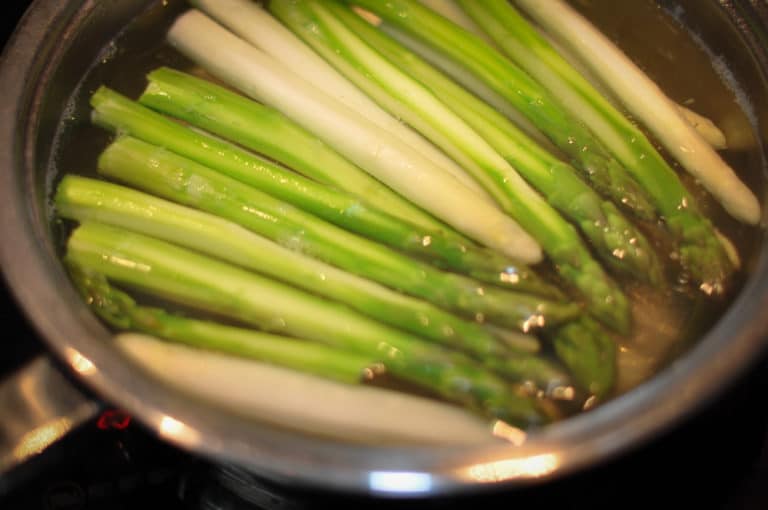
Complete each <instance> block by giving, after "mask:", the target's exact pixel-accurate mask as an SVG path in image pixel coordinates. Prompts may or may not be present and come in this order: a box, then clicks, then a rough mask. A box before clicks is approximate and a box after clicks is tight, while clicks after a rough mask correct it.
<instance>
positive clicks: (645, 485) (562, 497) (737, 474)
mask: <svg viewBox="0 0 768 510" xmlns="http://www.w3.org/2000/svg"><path fill="white" fill-rule="evenodd" d="M28 3H29V2H28V1H23V2H22V1H19V2H5V3H4V4H3V7H4V9H5V24H6V25H5V27H4V28H5V31H4V32H3V34H2V35H3V38H2V40H0V44H2V43H3V41H5V39H6V38H7V36H8V34H9V33H10V29H11V27H12V26H13V24H14V20H16V19H18V18H19V16H20V15H21V13H22V12H23V9H24V7H25V5H26V4H28ZM0 287H1V290H2V293H1V294H0V297H1V298H2V299H1V300H0V314H1V315H2V317H3V318H4V324H3V329H4V330H5V331H6V332H13V333H12V334H10V335H9V334H8V333H6V334H5V335H4V337H5V338H4V342H3V349H2V350H1V351H0V380H2V379H3V378H4V377H6V376H7V375H8V374H9V373H11V372H12V371H13V370H15V369H18V368H19V367H20V366H22V365H23V364H24V363H25V362H26V361H29V360H31V359H33V358H34V357H35V356H39V355H42V354H44V353H45V351H46V348H45V345H44V344H43V343H42V342H41V341H40V339H39V338H38V337H37V336H36V334H35V332H34V331H33V330H32V328H31V327H30V326H29V324H28V323H27V322H26V320H25V319H24V318H23V316H22V314H21V312H20V311H19V309H18V307H17V306H16V305H15V304H14V303H13V301H12V299H11V298H10V296H9V294H8V291H7V290H6V289H5V287H2V286H0ZM243 479H246V481H247V482H249V484H248V485H243V484H242V483H241V482H243ZM244 487H247V488H244ZM673 501H675V502H679V503H680V504H683V505H684V508H691V509H709V508H711V509H722V510H766V509H768V357H766V358H765V359H763V360H761V361H756V364H755V368H754V370H752V371H751V372H750V373H748V374H746V375H745V376H744V377H743V378H742V379H741V380H740V381H737V383H736V384H735V385H734V386H733V387H732V388H730V389H729V390H727V391H726V392H725V393H724V394H723V396H722V397H721V398H719V399H718V400H717V401H716V402H715V403H713V404H711V405H709V406H708V407H706V408H705V409H703V410H702V411H700V412H699V413H698V414H696V415H695V416H692V417H691V418H689V419H688V420H686V421H685V422H684V423H682V424H681V425H679V426H678V427H676V428H675V429H674V430H673V431H671V432H669V433H667V434H665V435H663V436H662V437H658V438H656V439H655V440H654V441H653V442H652V443H650V444H648V445H646V446H643V447H641V448H639V449H637V450H635V451H633V452H629V453H628V454H625V455H624V456H622V457H620V458H618V459H616V460H614V461H612V462H610V463H607V464H605V465H602V466H600V467H597V468H594V469H591V470H589V471H586V472H583V473H581V474H579V475H576V476H572V477H568V478H566V479H563V480H558V481H556V482H554V483H549V484H546V485H541V486H536V487H533V488H529V489H522V490H516V491H504V492H496V493H492V494H484V495H475V496H461V497H454V498H450V499H439V500H430V501H410V500H398V501H381V500H378V501H372V500H369V499H367V498H358V497H349V496H346V497H343V496H340V495H337V494H326V493H318V492H302V491H300V490H298V489H297V488H295V487H274V486H270V485H269V484H266V483H264V482H262V481H260V480H257V479H253V478H251V477H250V475H247V474H245V473H240V472H237V471H236V470H232V469H224V468H221V467H218V466H215V465H213V464H211V463H209V462H207V461H206V460H203V459H200V458H198V457H196V456H194V455H190V454H188V453H186V452H182V451H179V450H177V449H175V448H172V447H170V446H169V445H167V444H165V443H163V442H161V441H159V440H158V439H157V438H155V437H154V436H153V435H152V434H151V433H150V432H149V431H147V430H146V429H144V428H143V427H142V426H141V424H139V423H137V422H135V421H132V420H130V417H127V416H125V415H124V414H122V413H121V412H120V411H119V410H115V409H112V408H110V407H109V406H108V405H105V407H104V413H102V414H101V415H100V416H99V417H98V418H96V419H94V420H92V421H91V422H89V423H86V424H85V425H83V426H82V427H81V428H79V429H78V430H76V431H74V432H73V433H71V434H70V435H69V436H67V437H65V438H64V439H63V440H61V441H60V442H59V443H56V444H54V445H53V446H52V447H50V448H49V449H48V450H46V451H45V452H43V454H41V455H40V456H39V457H37V458H36V459H35V460H33V461H32V462H31V463H30V464H28V465H27V466H25V469H24V471H23V476H21V477H19V479H18V483H17V485H16V486H15V487H13V488H12V489H11V491H10V492H9V493H7V494H0V509H2V510H97V509H98V510H102V509H103V510H121V509H135V508H163V509H167V510H175V509H196V508H207V509H237V508H259V507H262V508H282V509H294V508H334V507H337V506H342V507H346V506H352V505H354V506H355V507H363V506H365V507H366V508H413V507H418V508H427V509H430V508H466V507H468V506H470V505H471V506H477V507H481V506H482V507H485V508H509V507H514V508H521V509H523V508H524V509H534V508H536V509H538V508H544V509H547V508H559V509H581V508H590V509H592V508H651V507H652V508H659V507H661V508H666V507H668V506H671V504H672V502H673Z"/></svg>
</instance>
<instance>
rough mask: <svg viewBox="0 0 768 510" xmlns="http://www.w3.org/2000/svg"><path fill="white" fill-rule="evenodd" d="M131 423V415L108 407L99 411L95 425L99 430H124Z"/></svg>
mask: <svg viewBox="0 0 768 510" xmlns="http://www.w3.org/2000/svg"><path fill="white" fill-rule="evenodd" d="M130 424H131V415H129V414H128V413H126V412H125V411H121V410H119V409H109V410H107V411H104V412H103V413H101V416H99V419H98V420H97V421H96V426H97V427H99V428H100V429H101V430H110V429H113V430H124V429H126V428H127V427H128V425H130Z"/></svg>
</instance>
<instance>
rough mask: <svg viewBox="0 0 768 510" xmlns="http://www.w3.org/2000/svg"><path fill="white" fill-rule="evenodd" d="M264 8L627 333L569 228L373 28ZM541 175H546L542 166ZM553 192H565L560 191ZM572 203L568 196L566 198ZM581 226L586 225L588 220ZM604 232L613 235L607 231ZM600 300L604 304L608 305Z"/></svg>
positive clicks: (289, 7)
mask: <svg viewBox="0 0 768 510" xmlns="http://www.w3.org/2000/svg"><path fill="white" fill-rule="evenodd" d="M270 10H271V11H272V12H274V13H275V15H276V16H277V17H278V18H279V19H280V20H281V21H283V23H285V24H286V25H287V26H288V27H289V28H291V29H292V30H294V31H296V33H297V34H298V35H299V36H300V37H301V38H302V39H304V40H305V41H306V42H307V43H308V44H309V45H310V46H312V47H313V48H314V49H315V50H316V51H318V52H319V53H320V54H321V55H323V56H324V57H325V58H326V59H327V60H328V61H329V62H331V63H332V64H333V65H334V66H335V67H336V68H337V69H338V70H339V71H340V72H342V73H343V74H344V75H345V76H347V77H348V78H349V79H350V80H351V81H352V82H354V83H355V84H357V85H358V86H359V87H361V88H362V89H363V90H365V91H366V92H368V93H369V95H371V97H373V98H374V99H376V100H377V101H378V102H379V103H380V104H381V105H383V106H385V107H386V108H387V109H388V110H389V111H390V112H391V113H392V114H393V115H396V116H398V117H400V118H402V119H403V120H404V121H406V122H408V123H409V124H410V125H412V126H414V127H416V128H417V129H418V130H419V131H420V132H422V133H423V134H424V135H425V136H427V138H429V139H430V140H432V141H433V142H434V143H435V144H437V145H438V146H440V147H441V148H442V149H443V150H444V151H445V152H446V153H448V154H450V155H451V156H452V157H453V158H454V159H456V160H457V161H459V162H460V163H461V164H462V166H464V168H466V169H468V170H469V171H470V172H471V173H472V174H473V175H474V176H475V178H476V179H477V180H478V182H481V183H482V184H483V186H484V187H485V188H486V189H487V190H488V192H489V193H490V194H491V195H492V196H493V197H494V198H495V199H496V201H497V202H499V204H501V207H502V209H503V210H505V211H507V212H509V213H510V215H511V216H512V217H513V218H515V219H516V220H517V221H518V223H520V224H521V225H522V226H523V227H524V228H525V229H526V230H527V231H528V232H529V233H531V235H533V236H534V237H535V238H536V240H537V241H538V242H539V243H540V244H541V246H542V247H543V248H544V251H545V252H546V253H547V254H548V255H549V256H550V258H551V259H552V261H553V262H554V264H555V266H556V267H558V268H565V267H567V266H570V267H568V270H566V271H564V272H563V273H562V274H563V275H564V276H566V277H572V278H573V279H572V280H569V282H570V283H573V284H575V285H577V286H578V289H579V291H581V292H582V294H583V295H584V296H585V297H586V299H587V302H588V303H589V310H590V311H591V312H592V313H593V314H594V315H595V316H597V317H600V319H601V320H603V321H604V322H606V323H607V324H609V325H611V326H612V327H614V328H615V329H617V330H619V331H622V332H627V331H628V329H629V322H630V320H629V308H628V306H626V305H627V302H626V298H625V297H624V296H623V295H622V293H621V291H620V290H619V289H618V287H617V286H616V285H615V284H614V283H613V282H612V281H611V280H610V279H609V278H608V276H607V275H606V274H605V273H604V272H603V270H602V268H601V267H600V266H599V265H598V264H597V263H596V262H595V261H594V260H593V259H592V256H591V254H590V253H589V251H588V250H587V248H586V246H585V245H584V244H583V243H582V241H581V239H580V238H579V236H578V233H577V232H576V231H575V229H574V228H573V227H572V226H571V225H569V224H568V223H567V222H566V221H565V220H563V219H562V218H561V217H560V215H559V214H558V213H557V212H556V211H555V210H554V209H553V208H552V207H551V206H550V205H549V204H548V203H547V202H546V201H544V199H542V198H541V196H540V195H539V194H538V193H536V192H535V191H534V190H533V189H531V188H530V186H529V185H528V184H527V183H526V182H525V181H524V180H523V179H522V178H521V177H520V176H519V175H518V173H517V172H516V171H515V170H514V169H513V168H512V167H511V166H510V164H509V163H508V162H507V161H506V160H505V159H504V158H502V157H501V156H500V155H499V153H497V152H496V151H495V150H494V148H493V147H492V146H491V145H489V144H488V143H487V142H486V140H485V139H484V138H483V137H481V136H480V135H479V134H478V133H477V132H476V131H475V130H474V129H473V128H472V127H471V126H469V125H468V124H467V123H465V122H464V120H463V119H462V118H461V117H460V116H459V115H457V114H455V113H454V112H453V110H451V109H450V108H448V106H446V105H445V104H444V103H443V102H442V101H441V100H440V99H438V94H433V91H432V90H431V89H430V88H429V86H428V85H425V84H423V83H422V82H419V81H417V79H416V78H415V77H411V76H409V75H407V74H405V72H404V69H403V68H402V67H401V64H402V62H399V61H393V62H390V61H389V60H387V59H386V58H385V57H384V56H383V55H382V54H381V53H379V52H377V51H376V50H375V49H374V48H373V47H372V46H374V47H380V43H382V42H385V41H382V40H381V39H383V38H381V37H377V36H380V34H378V33H377V32H376V30H375V29H373V28H372V27H370V26H369V25H368V24H367V23H365V22H364V21H363V20H362V19H360V18H359V17H357V16H356V15H355V14H354V13H352V12H351V11H350V10H348V9H346V8H345V7H344V6H341V5H337V4H329V3H321V2H313V1H297V0H289V1H279V0H273V1H272V2H271V3H270ZM307 27H311V29H308V28H307ZM364 41H365V42H364ZM369 45H370V46H369ZM402 56H403V59H402V60H407V59H408V56H411V57H414V58H415V56H413V55H402ZM406 65H407V64H406ZM419 78H421V76H419ZM484 122H485V120H484V119H483V120H481V123H484ZM544 171H545V172H546V173H549V169H548V168H545V169H544ZM558 184H559V185H560V186H562V184H563V183H558ZM559 191H560V192H566V193H567V192H569V191H570V190H566V189H565V188H560V189H559ZM573 200H574V197H573V196H570V197H569V201H573ZM587 223H588V224H589V225H590V227H591V228H594V225H593V223H594V219H593V218H589V219H588V221H587ZM625 223H626V222H625ZM607 227H608V224H607V222H603V224H602V225H598V228H599V230H598V233H599V234H601V239H603V236H602V234H603V231H604V230H605V229H607ZM593 231H594V230H593ZM607 233H608V234H609V235H613V236H615V231H611V232H607ZM640 240H641V241H642V240H643V239H642V238H641V239H640ZM626 241H627V242H626V244H625V245H623V246H621V248H620V249H621V250H622V251H624V252H628V251H629V249H631V248H632V245H630V244H629V239H626ZM643 248H647V245H646V246H643ZM612 251H613V250H612ZM651 255H652V254H651ZM626 258H629V257H626ZM646 259H648V256H646ZM633 269H634V268H633ZM647 269H648V267H647V266H646V267H641V268H639V270H640V271H645V270H647ZM657 272H658V269H657ZM607 301H608V302H610V303H611V304H610V305H608V306H607V305H606V302H607Z"/></svg>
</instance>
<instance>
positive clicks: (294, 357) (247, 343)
mask: <svg viewBox="0 0 768 510" xmlns="http://www.w3.org/2000/svg"><path fill="white" fill-rule="evenodd" d="M69 272H70V275H72V279H73V281H74V282H75V285H76V286H77V287H78V289H79V290H80V293H81V294H82V295H83V298H85V300H86V302H87V303H88V304H89V305H90V307H91V309H92V310H93V311H94V312H95V313H96V314H97V315H98V316H99V317H101V318H102V319H103V320H104V321H105V322H107V323H108V324H109V325H111V326H112V327H115V328H117V329H120V330H127V331H139V332H142V333H147V334H150V335H154V336H156V337H159V338H163V339H165V340H170V341H173V342H177V343H181V344H185V345H189V346H192V347H197V348H200V349H205V350H211V351H217V352H222V353H227V354H232V355H235V356H238V357H241V358H249V359H256V360H261V361H265V362H268V363H270V364H274V365H278V366H281V367H286V368H291V369H294V370H299V371H301V372H304V373H307V374H313V375H317V376H320V377H324V378H327V379H332V380H334V381H339V382H343V383H346V384H358V383H361V382H362V381H364V380H365V379H367V378H371V377H373V375H374V374H375V373H377V372H378V371H380V370H382V368H380V367H377V363H376V362H375V360H373V359H371V358H369V357H366V356H362V355H359V354H356V353H350V352H345V351H341V350H339V349H334V348H331V347H329V346H327V345H322V344H317V343H314V342H307V341H302V340H297V339H295V338H290V337H285V336H279V335H273V334H270V333H265V332H263V331H257V330H253V329H246V328H242V327H236V326H230V325H225V324H221V323H217V322H212V321H204V320H197V319H190V318H187V317H184V316H181V315H178V314H173V313H169V312H167V311H166V310H163V309H162V308H153V307H147V306H141V305H139V304H137V303H136V301H135V300H134V299H133V298H131V297H130V296H129V295H128V294H126V293H125V292H123V291H121V290H118V289H116V288H115V287H113V286H112V285H110V284H109V282H108V281H107V279H106V278H104V276H103V275H102V274H99V273H93V272H88V271H84V270H83V269H82V268H79V267H77V266H75V265H72V266H71V267H70V271H69Z"/></svg>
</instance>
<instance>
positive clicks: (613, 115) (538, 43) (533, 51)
mask: <svg viewBox="0 0 768 510" xmlns="http://www.w3.org/2000/svg"><path fill="white" fill-rule="evenodd" d="M459 3H460V4H461V5H462V6H463V7H464V9H465V10H466V11H467V12H468V13H469V14H470V15H471V16H472V17H473V18H474V19H475V21H476V22H477V23H478V24H479V25H481V26H482V27H483V28H484V29H485V30H486V32H487V33H488V34H489V35H490V36H491V37H493V39H494V40H495V41H496V43H497V44H498V45H499V46H500V47H501V48H502V49H503V50H504V51H505V52H506V53H507V54H508V55H509V56H510V57H511V58H512V59H513V60H514V61H515V62H516V63H517V64H518V65H520V66H521V67H522V68H523V69H525V70H526V71H527V72H528V73H530V74H531V75H532V76H534V77H535V78H536V79H538V80H539V82H540V83H542V84H543V85H544V86H545V87H547V88H548V89H549V90H550V92H551V93H552V94H556V95H557V96H558V97H560V98H561V99H562V103H563V105H565V107H566V108H568V109H569V110H570V111H571V113H573V114H574V115H578V116H579V117H580V118H583V119H584V122H585V123H586V124H587V125H588V126H589V127H590V128H591V129H592V131H593V132H594V133H595V135H596V136H598V137H599V138H600V139H601V140H602V141H603V143H604V144H605V145H606V147H608V148H609V149H610V150H611V151H613V153H614V154H615V156H616V157H617V159H618V160H619V161H621V162H622V164H623V165H624V166H625V167H626V168H627V169H628V170H629V172H630V173H632V175H633V176H634V178H635V179H636V180H637V182H638V183H639V184H640V185H641V186H642V187H643V189H644V190H645V191H646V192H647V194H648V196H649V197H650V199H651V201H652V202H653V204H654V205H655V206H656V208H657V209H658V211H659V212H660V213H661V214H662V217H663V219H664V220H665V222H666V225H667V226H668V228H669V229H670V230H671V232H672V233H673V235H674V236H675V238H676V242H677V243H678V245H679V251H680V260H681V262H682V265H683V267H684V268H685V269H686V270H688V271H689V272H690V274H691V276H692V277H693V279H694V280H695V281H696V282H698V283H699V284H700V288H701V289H702V290H703V291H705V292H706V293H707V294H711V293H715V294H717V293H720V292H722V290H723V289H724V287H725V284H726V280H727V279H728V276H729V275H730V274H731V272H732V271H733V267H732V265H731V263H730V261H729V260H728V257H727V255H726V252H725V250H724V249H723V247H722V246H721V244H720V242H719V241H718V239H717V236H716V234H715V230H714V227H713V226H712V224H711V222H710V221H709V220H708V219H707V218H706V217H704V216H703V215H701V213H700V212H699V211H698V209H697V206H696V203H695V200H694V198H693V197H692V196H691V194H690V193H689V192H688V191H687V190H686V188H685V186H683V184H682V182H681V181H680V179H679V178H678V176H677V174H676V173H675V171H674V170H673V169H672V168H671V167H670V166H669V165H668V164H667V162H666V161H665V160H664V158H663V157H662V156H661V154H659V152H658V151H657V150H656V148H655V147H654V146H653V144H652V143H651V142H650V140H648V138H647V137H646V136H645V135H644V134H643V132H642V131H640V130H639V129H638V128H637V127H636V126H635V125H634V124H633V123H632V122H631V121H630V120H629V119H627V118H626V117H625V116H624V115H623V114H622V113H621V112H619V111H618V110H617V109H616V108H614V106H613V105H612V104H611V103H610V101H608V100H607V99H606V98H604V97H603V96H602V95H601V94H600V93H599V92H598V91H597V90H595V88H594V87H593V86H592V85H591V84H590V83H589V82H588V81H587V80H586V79H584V78H583V77H582V76H581V75H580V74H579V73H578V72H577V71H576V70H575V69H573V68H572V67H571V66H570V64H568V62H567V61H566V60H565V59H563V58H562V57H561V56H560V55H559V54H558V53H557V52H556V51H555V49H554V48H553V47H552V46H551V45H550V44H549V43H548V42H547V41H546V40H545V39H544V38H543V37H541V36H540V35H539V34H538V32H537V31H536V30H535V29H534V28H533V27H532V26H531V25H530V24H529V23H528V22H527V21H526V20H525V18H523V17H522V16H521V15H520V14H519V13H518V12H517V11H516V10H515V9H514V7H512V6H511V5H510V4H509V3H508V2H506V1H504V0H488V1H483V2H472V1H464V0H459ZM744 189H746V188H744ZM746 193H747V194H749V192H748V190H747V192H746ZM754 202H755V203H756V200H755V201H754ZM753 209H754V208H753ZM757 210H758V211H759V207H758V208H757ZM758 216H759V213H758Z"/></svg>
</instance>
